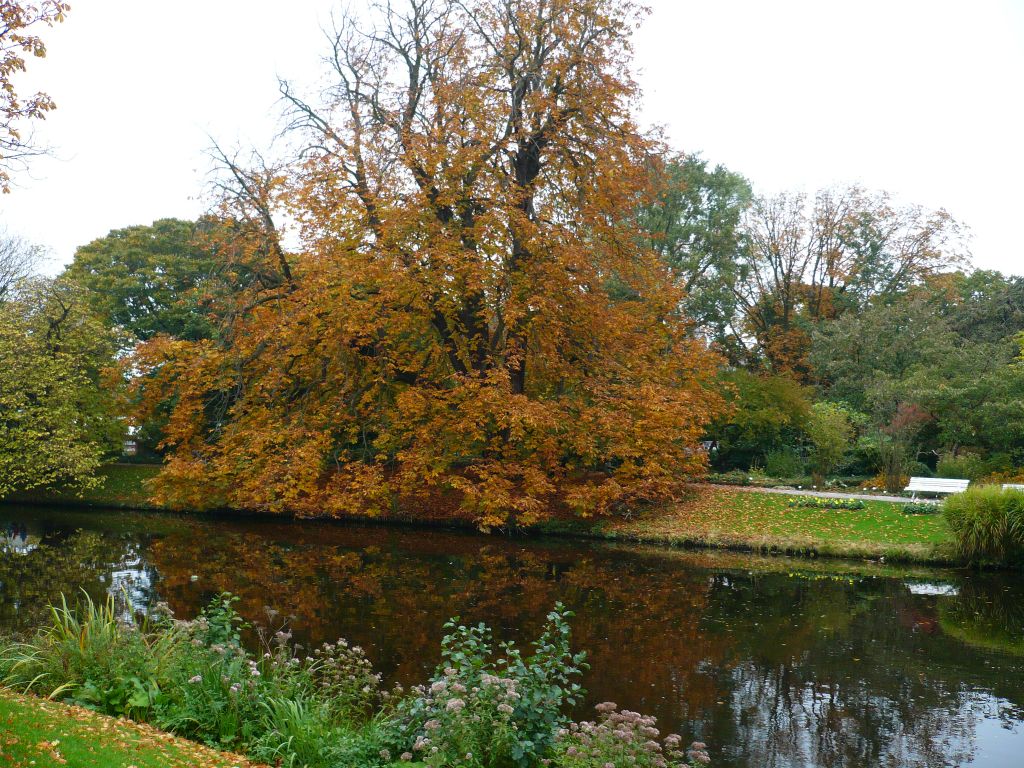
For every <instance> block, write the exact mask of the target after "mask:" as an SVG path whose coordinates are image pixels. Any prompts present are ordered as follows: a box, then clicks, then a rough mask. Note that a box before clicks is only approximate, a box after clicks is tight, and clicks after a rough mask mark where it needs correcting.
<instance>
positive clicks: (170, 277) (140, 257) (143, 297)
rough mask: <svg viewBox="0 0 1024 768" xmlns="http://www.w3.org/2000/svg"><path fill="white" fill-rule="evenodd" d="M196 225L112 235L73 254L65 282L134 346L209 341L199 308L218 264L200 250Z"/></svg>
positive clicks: (162, 223)
mask: <svg viewBox="0 0 1024 768" xmlns="http://www.w3.org/2000/svg"><path fill="white" fill-rule="evenodd" d="M200 235H201V233H200V225H199V224H197V223H196V222H191V221H182V220H180V219H160V220H158V221H154V222H153V224H152V225H150V226H142V225H140V226H134V227H126V228H124V229H115V230H113V231H111V232H110V234H108V235H107V236H106V237H101V238H98V239H96V240H93V241H92V242H91V243H88V244H87V245H83V246H81V247H80V248H78V250H77V251H75V259H74V261H73V262H72V263H71V264H70V266H68V268H67V270H66V272H65V277H66V278H67V279H68V280H69V281H71V282H73V283H75V284H77V285H79V286H81V287H82V288H84V289H85V296H86V298H87V299H88V301H89V304H90V306H92V308H93V309H94V311H95V312H96V313H97V314H98V315H99V316H101V317H103V318H105V320H106V321H107V323H108V324H109V325H113V326H118V327H121V328H123V329H125V330H126V331H128V332H129V333H130V334H131V337H132V338H133V339H135V340H146V339H150V338H152V337H153V336H155V335H157V334H160V333H163V334H168V335H170V336H175V337H178V338H183V339H202V338H207V337H208V336H209V335H210V333H211V332H212V330H213V328H212V325H211V324H210V322H209V320H208V319H207V317H206V311H207V310H206V309H205V308H204V306H203V291H202V288H203V286H204V284H205V283H208V282H210V281H212V277H213V273H214V270H215V265H216V261H215V260H214V259H213V257H212V256H211V255H210V254H209V252H208V251H207V250H206V249H205V248H204V247H203V245H202V243H201V239H200Z"/></svg>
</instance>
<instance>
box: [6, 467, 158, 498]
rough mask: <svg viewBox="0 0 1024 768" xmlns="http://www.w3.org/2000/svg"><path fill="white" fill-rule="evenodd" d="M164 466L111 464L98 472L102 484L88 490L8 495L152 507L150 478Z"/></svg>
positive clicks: (11, 496) (36, 491) (41, 490)
mask: <svg viewBox="0 0 1024 768" xmlns="http://www.w3.org/2000/svg"><path fill="white" fill-rule="evenodd" d="M159 472H160V467H159V466H157V465H153V464H108V465H106V466H105V467H100V469H99V471H98V472H97V473H96V474H97V476H98V477H99V478H100V481H101V482H100V485H99V486H97V487H96V488H90V489H89V490H86V491H81V492H79V491H74V490H62V489H54V490H43V489H36V490H32V491H23V492H20V493H13V494H11V495H10V497H8V499H9V500H10V501H12V502H19V501H21V502H26V501H27V502H33V503H43V502H54V503H55V504H71V505H76V506H78V505H81V506H88V507H124V508H129V509H152V508H153V507H152V505H151V504H150V503H149V492H148V491H147V490H146V481H147V480H149V479H151V478H154V477H156V476H157V474H158V473H159Z"/></svg>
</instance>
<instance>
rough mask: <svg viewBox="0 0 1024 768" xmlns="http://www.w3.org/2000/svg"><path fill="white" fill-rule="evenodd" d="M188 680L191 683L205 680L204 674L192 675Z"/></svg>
mask: <svg viewBox="0 0 1024 768" xmlns="http://www.w3.org/2000/svg"><path fill="white" fill-rule="evenodd" d="M188 681H189V682H190V683H201V682H203V676H202V675H193V676H192V677H190V678H189V679H188Z"/></svg>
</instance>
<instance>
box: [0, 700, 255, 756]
mask: <svg viewBox="0 0 1024 768" xmlns="http://www.w3.org/2000/svg"><path fill="white" fill-rule="evenodd" d="M0 765H4V766H9V767H10V768H30V766H31V767H32V768H51V767H52V768H130V766H135V768H230V767H231V766H237V768H254V766H255V765H256V764H255V763H252V762H250V761H248V760H246V759H245V758H243V757H239V756H238V755H232V754H228V753H225V752H217V751H215V750H212V749H208V748H206V747H203V746H200V745H199V744H194V743H192V742H190V741H185V740H183V739H178V738H175V737H174V736H171V735H169V734H166V733H162V732H161V731H157V730H155V729H154V728H150V727H148V726H145V725H139V724H138V723H133V722H130V721H126V720H115V719H113V718H110V717H104V716H103V715H98V714H96V713H95V712H90V711H89V710H87V709H81V708H80V707H69V706H66V705H64V704H57V703H55V702H52V701H44V700H43V699H38V698H35V697H32V696H21V695H19V694H16V693H14V692H12V691H9V690H4V689H0Z"/></svg>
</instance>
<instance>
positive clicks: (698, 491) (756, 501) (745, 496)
mask: <svg viewBox="0 0 1024 768" xmlns="http://www.w3.org/2000/svg"><path fill="white" fill-rule="evenodd" d="M158 471H159V468H158V467H155V466H149V465H112V466H108V467H105V468H104V470H103V484H102V485H101V486H100V487H98V488H96V489H93V490H90V491H87V492H85V493H83V494H81V495H77V494H74V493H70V492H63V493H62V492H59V491H48V492H33V493H30V494H20V495H19V496H18V497H16V498H12V499H11V500H12V501H20V502H30V503H47V504H56V505H63V504H69V505H75V506H93V507H120V508H141V509H146V508H149V509H152V508H153V507H152V505H151V504H150V503H149V500H148V495H147V492H146V481H148V480H149V479H150V478H152V477H154V476H155V475H156V473H157V472H158ZM401 520H402V521H405V522H439V521H438V520H436V519H431V520H421V519H420V518H418V517H417V516H415V515H406V516H404V517H402V518H401ZM466 522H467V521H459V523H461V524H466ZM457 524H458V523H457ZM538 530H539V531H540V532H541V533H557V534H562V535H580V536H596V537H600V538H608V539H620V540H626V541H642V542H649V543H659V544H671V545H675V546H705V547H718V548H731V549H744V550H753V551H756V552H784V553H789V554H814V555H822V556H837V557H869V558H874V559H877V558H880V557H884V558H886V559H887V560H893V561H901V562H916V563H944V564H949V563H952V562H954V561H955V559H954V557H953V555H952V549H951V541H952V539H951V535H950V531H949V528H948V527H947V525H946V522H945V520H944V519H943V518H942V516H941V515H908V514H906V513H905V512H904V511H903V508H902V506H901V505H899V504H892V503H889V502H884V501H867V502H865V505H864V508H863V509H857V510H835V509H815V508H795V507H790V506H789V497H788V496H785V495H780V494H768V493H758V492H756V491H749V490H743V491H741V490H738V489H735V488H730V487H727V486H717V485H701V486H695V487H694V488H693V490H692V491H691V493H690V494H689V495H688V496H687V498H685V499H683V500H682V501H679V502H677V503H675V504H670V505H665V506H662V507H658V508H653V509H646V510H643V511H641V512H638V513H636V514H633V515H630V516H628V517H625V518H598V519H588V520H583V519H578V518H568V517H567V518H560V519H556V520H553V521H549V522H548V523H545V524H543V525H541V526H539V528H538Z"/></svg>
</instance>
